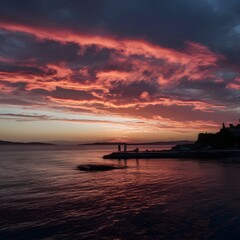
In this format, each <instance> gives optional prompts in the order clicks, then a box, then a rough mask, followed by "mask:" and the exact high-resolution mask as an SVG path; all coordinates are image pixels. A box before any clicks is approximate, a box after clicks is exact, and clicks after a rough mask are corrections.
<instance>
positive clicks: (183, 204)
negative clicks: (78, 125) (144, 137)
mask: <svg viewBox="0 0 240 240" xmlns="http://www.w3.org/2000/svg"><path fill="white" fill-rule="evenodd" d="M97 148H98V149H94V147H59V146H42V147H26V146H25V147H23V146H22V147H21V146H20V147H19V146H18V147H16V146H15V147H13V146H8V147H1V148H0V239H1V240H9V239H14V240H16V239H31V240H32V239H46V240H53V239H115V240H121V239H191V240H192V239H224V240H225V239H239V238H240V163H236V161H235V162H233V161H228V160H225V161H211V162H207V161H198V160H187V161H183V160H167V159H162V160H157V159H154V160H139V161H136V160H128V161H126V162H124V161H123V160H122V161H121V162H118V161H110V160H109V161H108V160H103V159H101V156H102V155H103V154H106V153H108V152H110V151H111V148H112V147H108V149H107V148H101V147H97ZM239 160H240V159H239ZM103 162H104V163H109V162H110V163H115V164H121V165H124V164H126V165H127V166H129V168H127V169H120V170H113V171H108V172H95V173H86V172H80V171H78V170H76V166H77V165H78V164H83V163H103Z"/></svg>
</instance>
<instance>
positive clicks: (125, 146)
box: [124, 143, 127, 152]
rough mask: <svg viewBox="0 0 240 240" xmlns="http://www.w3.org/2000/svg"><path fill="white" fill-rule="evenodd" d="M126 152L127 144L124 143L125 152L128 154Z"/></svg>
mask: <svg viewBox="0 0 240 240" xmlns="http://www.w3.org/2000/svg"><path fill="white" fill-rule="evenodd" d="M126 151H127V144H126V143H124V152H126Z"/></svg>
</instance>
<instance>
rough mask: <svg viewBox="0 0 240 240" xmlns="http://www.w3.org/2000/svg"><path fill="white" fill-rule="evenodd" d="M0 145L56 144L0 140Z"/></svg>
mask: <svg viewBox="0 0 240 240" xmlns="http://www.w3.org/2000/svg"><path fill="white" fill-rule="evenodd" d="M0 145H56V144H53V143H42V142H11V141H2V140H0Z"/></svg>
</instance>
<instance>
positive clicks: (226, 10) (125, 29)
mask: <svg viewBox="0 0 240 240" xmlns="http://www.w3.org/2000/svg"><path fill="white" fill-rule="evenodd" d="M0 4H1V8H0V16H1V17H0V19H1V20H6V21H13V22H18V23H24V24H32V25H38V26H39V25H41V26H42V25H43V26H47V27H51V26H59V27H66V28H72V29H76V30H80V31H84V32H89V33H91V32H93V33H98V34H114V35H116V36H119V37H133V38H136V37H137V38H146V39H148V40H150V41H152V42H155V43H158V44H161V45H164V46H168V47H175V48H176V47H181V46H182V44H183V42H184V41H186V40H189V41H194V42H199V43H202V44H204V45H207V46H210V47H211V48H212V49H213V50H218V51H220V52H221V51H224V53H229V55H230V56H231V57H232V58H234V57H236V58H237V56H236V55H235V56H234V53H233V50H232V48H234V47H236V44H237V47H238V50H239V47H240V44H239V43H238V41H237V39H238V37H239V30H238V29H239V20H240V10H239V9H240V3H239V1H238V0H230V1H229V0H228V1H222V0H202V1H198V0H185V1H182V0H175V1H168V0H163V1H158V0H131V1H128V0H122V1H110V0H92V1H88V0H83V1H77V0H53V1H47V0H42V1H30V0H25V1H18V0H5V1H4V0H2V1H1V2H0Z"/></svg>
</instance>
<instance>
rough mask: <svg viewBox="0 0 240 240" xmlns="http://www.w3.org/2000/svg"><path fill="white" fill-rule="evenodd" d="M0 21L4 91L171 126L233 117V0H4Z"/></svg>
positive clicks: (237, 44) (238, 34)
mask: <svg viewBox="0 0 240 240" xmlns="http://www.w3.org/2000/svg"><path fill="white" fill-rule="evenodd" d="M0 23H1V24H2V25H1V26H0V27H1V29H0V89H1V90H2V91H3V92H4V94H6V95H7V94H9V95H10V94H12V95H14V94H16V93H19V94H22V95H21V96H22V99H23V100H24V97H26V100H29V102H31V98H32V97H33V96H35V95H36V96H37V97H38V99H37V100H39V102H40V101H43V102H44V101H45V100H43V99H47V100H49V99H50V100H49V103H50V104H49V105H51V104H53V105H54V108H55V109H56V108H58V107H59V108H61V109H71V104H73V105H72V108H73V109H72V110H73V111H78V110H79V111H80V112H81V111H82V112H83V111H90V112H91V111H93V112H97V111H98V110H99V111H101V110H103V111H106V112H107V113H114V114H116V113H118V114H126V115H134V116H138V117H143V118H144V117H145V118H151V119H153V118H155V117H156V116H161V117H163V118H168V119H171V120H173V121H174V120H176V121H187V119H191V120H192V121H197V120H201V121H207V120H208V119H210V118H211V119H213V120H214V121H219V119H220V118H222V119H227V118H229V117H233V116H236V114H237V113H234V111H236V109H238V108H237V107H238V104H239V103H240V96H239V89H240V87H239V86H240V78H239V74H240V73H239V71H240V70H239V67H238V66H239V63H240V54H239V52H240V41H239V39H240V3H239V1H237V0H229V1H223V0H222V1H221V0H202V1H199V0H174V1H169V0H162V1H160V0H131V1H130V0H121V1H114V0H91V1H89V0H81V1H79V0H51V1H48V0H41V1H40V0H36V1H32V0H31V1H30V0H25V1H19V0H0ZM5 25H6V26H5ZM4 27H5V28H4ZM162 98H163V99H162ZM2 100H3V102H2V103H4V104H8V103H9V104H11V102H12V104H15V103H17V102H16V100H15V98H14V97H12V99H11V97H9V98H8V99H7V100H6V99H5V98H3V99H2ZM47 100H46V102H47ZM64 100H66V101H64ZM167 100H168V101H167ZM172 100H175V102H174V101H172ZM51 101H52V102H51ZM84 101H85V102H87V101H88V103H87V104H86V105H84V104H82V105H81V102H84ZM61 104H62V106H61ZM64 104H66V105H65V106H64ZM77 104H79V106H78V107H77ZM141 104H142V105H141ZM22 105H24V102H23V104H22ZM25 105H26V104H25ZM204 105H205V107H204ZM221 106H223V107H225V108H226V107H229V108H230V110H231V111H232V112H231V111H230V112H229V113H226V109H224V111H221V110H220V108H218V107H221ZM84 107H85V108H84ZM91 107H92V109H91ZM106 112H104V113H106ZM210 112H211V113H210Z"/></svg>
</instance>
